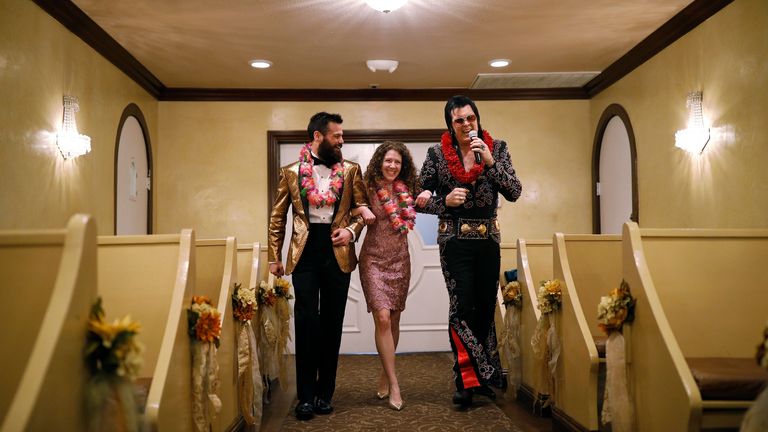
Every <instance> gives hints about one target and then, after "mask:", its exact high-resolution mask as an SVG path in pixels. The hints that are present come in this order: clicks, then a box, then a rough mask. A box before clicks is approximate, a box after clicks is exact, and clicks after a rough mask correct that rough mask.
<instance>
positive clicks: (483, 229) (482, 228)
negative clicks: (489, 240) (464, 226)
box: [477, 224, 488, 237]
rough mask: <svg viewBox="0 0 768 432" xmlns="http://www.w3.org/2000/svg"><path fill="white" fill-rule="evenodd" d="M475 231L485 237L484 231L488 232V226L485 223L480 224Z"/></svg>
mask: <svg viewBox="0 0 768 432" xmlns="http://www.w3.org/2000/svg"><path fill="white" fill-rule="evenodd" d="M477 231H478V232H479V233H480V235H481V236H483V237H485V233H487V232H488V228H486V227H485V224H480V226H478V227H477Z"/></svg>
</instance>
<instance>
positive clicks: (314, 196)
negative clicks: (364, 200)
mask: <svg viewBox="0 0 768 432" xmlns="http://www.w3.org/2000/svg"><path fill="white" fill-rule="evenodd" d="M310 148H311V147H310V143H307V145H305V146H304V147H302V149H301V151H300V152H299V177H300V178H301V182H300V183H301V196H303V197H306V198H307V201H309V204H310V205H313V206H315V207H317V208H320V207H325V206H331V205H333V204H334V203H335V202H336V200H337V199H339V191H340V190H341V187H342V185H343V184H344V164H343V163H341V162H338V163H336V164H334V165H333V167H332V168H331V184H330V187H329V189H328V190H327V191H326V192H325V193H320V192H319V191H318V190H317V186H316V185H315V179H314V178H313V177H312V170H313V169H314V166H315V162H314V160H312V152H311V150H310Z"/></svg>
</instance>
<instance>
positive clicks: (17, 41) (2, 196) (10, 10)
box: [0, 0, 157, 234]
mask: <svg viewBox="0 0 768 432" xmlns="http://www.w3.org/2000/svg"><path fill="white" fill-rule="evenodd" d="M64 94H67V95H73V96H77V97H78V98H79V100H80V112H79V113H77V115H76V119H77V125H78V128H79V130H80V132H81V133H84V134H86V135H88V136H90V137H91V139H92V141H91V147H92V151H91V153H90V154H87V155H85V156H82V157H80V158H77V159H75V160H66V161H65V160H64V159H63V158H62V157H61V155H60V154H59V152H58V150H57V149H56V145H55V139H52V135H53V134H55V133H56V131H57V128H58V127H59V126H60V124H61V121H62V111H63V107H62V97H63V95H64ZM131 102H133V103H136V104H137V105H138V106H139V107H140V108H141V110H142V112H143V114H144V117H145V119H146V121H147V123H148V127H149V134H150V140H151V141H152V143H153V145H155V144H156V142H157V141H156V135H157V101H155V100H154V99H153V98H152V97H151V96H150V95H149V94H148V93H146V92H145V91H144V90H143V89H142V88H141V87H139V86H138V85H137V84H136V83H134V82H133V81H132V80H130V79H129V78H127V77H126V76H125V74H123V73H122V72H120V71H119V70H118V69H117V68H116V67H115V66H113V65H112V64H111V63H109V62H108V61H107V60H105V59H104V58H103V57H102V56H101V55H99V54H98V53H96V52H95V51H94V50H93V49H91V48H90V47H89V46H88V45H86V44H85V43H84V42H83V41H82V40H80V39H79V38H78V37H76V36H75V35H73V34H72V33H70V32H69V30H67V29H66V28H64V27H63V26H62V25H61V24H59V23H58V22H57V21H56V20H54V19H53V18H51V17H50V16H49V15H48V14H47V13H45V12H44V11H43V10H42V9H40V8H39V7H38V6H37V5H35V4H34V3H33V2H31V1H28V0H0V103H2V105H3V106H2V108H1V109H0V228H2V229H9V228H11V229H12V228H49V227H57V228H61V227H63V226H65V225H66V222H67V220H68V219H69V216H71V215H72V214H73V213H77V212H84V213H90V214H92V215H93V216H95V218H96V221H97V225H98V232H99V233H100V234H112V233H113V225H114V197H113V196H114V191H113V188H114V167H113V165H114V159H115V140H116V136H117V127H118V122H119V120H120V116H121V114H122V112H123V109H124V108H125V107H126V106H127V105H128V104H129V103H131ZM153 150H156V149H153Z"/></svg>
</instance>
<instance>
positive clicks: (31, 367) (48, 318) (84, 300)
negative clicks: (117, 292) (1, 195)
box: [0, 214, 97, 432]
mask: <svg viewBox="0 0 768 432" xmlns="http://www.w3.org/2000/svg"><path fill="white" fill-rule="evenodd" d="M96 259H97V256H96V223H95V221H94V220H93V219H92V218H91V217H90V216H87V215H82V214H77V215H74V216H73V217H72V218H70V220H69V222H68V224H67V228H66V229H65V230H45V231H17V232H0V274H1V275H2V278H3V280H4V281H6V282H8V283H12V284H13V285H12V286H19V287H23V288H24V289H22V290H18V291H17V292H15V293H14V295H9V296H7V297H6V299H7V301H9V302H11V306H13V307H16V306H18V307H28V308H27V309H26V310H20V311H19V312H23V314H22V316H20V317H18V318H19V319H18V320H16V321H13V323H14V324H21V325H20V326H19V327H18V328H17V329H16V330H15V331H13V332H10V333H14V334H13V335H9V336H14V337H21V338H22V339H21V341H20V342H19V346H18V347H16V346H14V350H16V351H15V353H17V355H14V356H3V357H4V359H3V361H5V360H6V359H5V357H14V359H12V360H13V361H14V362H21V363H14V364H13V365H6V364H3V369H2V370H3V372H4V373H3V379H2V386H1V387H0V394H1V395H2V399H1V400H2V403H3V405H2V406H0V409H1V410H2V411H0V419H2V420H1V421H2V423H0V429H2V430H3V431H9V432H11V431H22V430H63V431H79V430H84V429H85V428H86V424H87V421H86V417H85V412H84V408H83V400H84V389H85V383H86V381H87V379H88V372H87V370H86V367H85V362H84V360H83V347H84V346H85V336H86V332H87V322H88V317H89V313H90V308H91V305H92V304H93V302H94V301H95V299H96ZM30 300H34V302H35V303H39V304H38V305H36V306H29V305H28V303H29V301H30ZM13 307H12V308H13ZM12 308H11V309H12ZM9 312H13V311H9ZM22 342H23V343H22ZM6 380H11V381H10V382H9V381H6ZM62 392H66V394H67V396H68V397H65V398H62V397H61V395H62Z"/></svg>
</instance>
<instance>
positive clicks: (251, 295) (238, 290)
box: [232, 284, 258, 322]
mask: <svg viewBox="0 0 768 432" xmlns="http://www.w3.org/2000/svg"><path fill="white" fill-rule="evenodd" d="M257 307H258V305H257V303H256V290H253V289H250V288H243V286H242V285H241V284H235V292H234V293H233V294H232V313H233V314H234V315H235V318H237V319H238V320H239V321H240V322H246V321H250V320H252V319H253V317H254V316H255V315H256V308H257Z"/></svg>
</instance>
